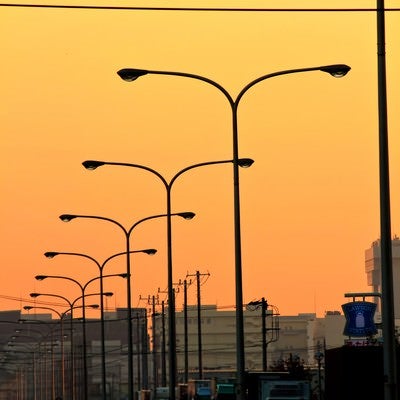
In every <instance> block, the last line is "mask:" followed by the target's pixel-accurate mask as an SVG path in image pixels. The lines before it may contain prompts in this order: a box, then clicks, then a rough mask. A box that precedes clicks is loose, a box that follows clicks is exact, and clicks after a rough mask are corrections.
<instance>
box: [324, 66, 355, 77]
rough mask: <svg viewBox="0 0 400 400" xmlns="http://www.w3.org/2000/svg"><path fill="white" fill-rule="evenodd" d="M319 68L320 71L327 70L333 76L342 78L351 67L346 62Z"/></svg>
mask: <svg viewBox="0 0 400 400" xmlns="http://www.w3.org/2000/svg"><path fill="white" fill-rule="evenodd" d="M320 70H321V71H322V72H327V73H328V74H330V75H332V76H333V77H334V78H342V77H343V76H345V75H346V74H347V73H348V72H349V71H350V70H351V68H350V67H349V66H348V65H346V64H333V65H326V66H324V67H321V68H320Z"/></svg>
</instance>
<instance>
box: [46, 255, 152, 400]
mask: <svg viewBox="0 0 400 400" xmlns="http://www.w3.org/2000/svg"><path fill="white" fill-rule="evenodd" d="M130 253H131V254H132V253H145V254H149V255H153V254H156V253H157V250H156V249H144V250H133V251H131V252H130ZM125 254H126V253H125V252H123V253H117V254H113V255H112V256H110V257H108V258H107V259H106V260H105V261H103V263H100V262H98V261H97V260H96V259H95V258H93V257H91V256H89V255H87V254H83V253H70V252H59V251H47V252H46V253H44V255H45V257H47V258H50V259H52V258H54V257H56V256H58V255H67V256H78V257H83V258H87V259H89V260H91V261H93V262H94V263H95V264H96V266H97V268H98V270H99V274H100V275H99V279H100V333H101V380H102V393H103V398H104V399H107V387H106V384H107V380H106V349H105V332H104V298H103V293H104V289H103V270H104V267H105V266H106V264H107V263H108V262H109V261H110V260H112V259H114V258H115V257H118V256H122V255H125ZM125 275H126V276H125V277H127V276H128V275H127V274H125Z"/></svg>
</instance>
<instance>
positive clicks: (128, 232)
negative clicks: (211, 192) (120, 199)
mask: <svg viewBox="0 0 400 400" xmlns="http://www.w3.org/2000/svg"><path fill="white" fill-rule="evenodd" d="M173 215H174V216H178V217H181V218H184V219H187V220H190V219H192V218H193V217H194V216H195V214H194V213H192V212H180V213H175V214H173ZM161 217H167V215H166V214H157V215H151V216H149V217H145V218H142V219H140V220H139V221H137V222H135V223H134V224H133V225H132V226H131V227H130V228H129V229H126V228H125V227H124V226H123V225H122V224H121V223H119V222H118V221H116V220H114V219H112V218H107V217H102V216H99V215H79V214H62V215H60V219H61V221H63V222H70V221H72V220H73V219H76V218H89V219H98V220H102V221H107V222H111V223H112V224H114V225H116V226H118V227H119V228H120V229H121V230H122V232H123V233H124V236H125V246H126V251H125V254H126V273H127V277H128V279H127V287H126V295H127V301H126V307H127V323H128V396H129V397H128V398H129V400H133V398H134V392H135V391H134V384H133V332H132V293H131V291H132V290H131V259H130V253H131V250H130V246H131V244H130V239H131V235H132V232H133V230H134V229H135V228H136V227H137V226H138V225H139V224H141V223H142V222H145V221H148V220H151V219H155V218H161ZM149 254H150V255H151V254H152V253H149ZM153 254H154V253H153Z"/></svg>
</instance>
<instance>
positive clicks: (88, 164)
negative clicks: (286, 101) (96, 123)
mask: <svg viewBox="0 0 400 400" xmlns="http://www.w3.org/2000/svg"><path fill="white" fill-rule="evenodd" d="M232 162H234V160H219V161H208V162H202V163H198V164H193V165H189V166H188V167H186V168H183V169H181V170H180V171H178V172H177V173H176V174H175V175H174V176H173V177H172V178H171V180H170V181H167V180H166V179H165V178H164V176H163V175H161V174H160V173H159V172H158V171H156V170H154V169H153V168H150V167H147V166H145V165H141V164H132V163H122V162H108V161H96V160H87V161H84V162H83V163H82V164H83V166H84V167H85V168H86V169H89V170H94V169H96V168H98V167H101V166H103V165H115V166H122V167H133V168H139V169H143V170H146V171H148V172H150V173H152V174H153V175H155V176H156V177H157V178H159V179H160V180H161V182H162V183H163V185H164V187H165V189H166V193H167V213H166V216H167V253H168V254H167V269H168V339H169V352H168V356H169V396H170V400H174V399H175V386H176V371H177V366H176V327H175V298H174V288H173V275H172V223H171V216H172V215H173V214H172V212H171V191H172V187H173V184H174V182H175V181H176V180H177V178H178V177H179V176H181V175H182V174H183V173H185V172H187V171H189V170H192V169H194V168H199V167H204V166H207V165H214V164H226V163H232ZM252 164H253V160H252V159H250V158H242V159H237V160H236V165H238V166H241V167H244V168H245V167H250V166H251V165H252ZM130 400H131V399H130Z"/></svg>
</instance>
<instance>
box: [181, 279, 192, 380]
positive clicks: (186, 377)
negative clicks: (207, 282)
mask: <svg viewBox="0 0 400 400" xmlns="http://www.w3.org/2000/svg"><path fill="white" fill-rule="evenodd" d="M191 284H192V280H191V279H189V281H188V280H187V279H184V280H183V281H181V280H179V285H180V286H181V285H183V324H184V354H185V372H184V382H188V380H189V334H188V310H187V305H188V300H187V290H188V287H189V286H190V285H191Z"/></svg>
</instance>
